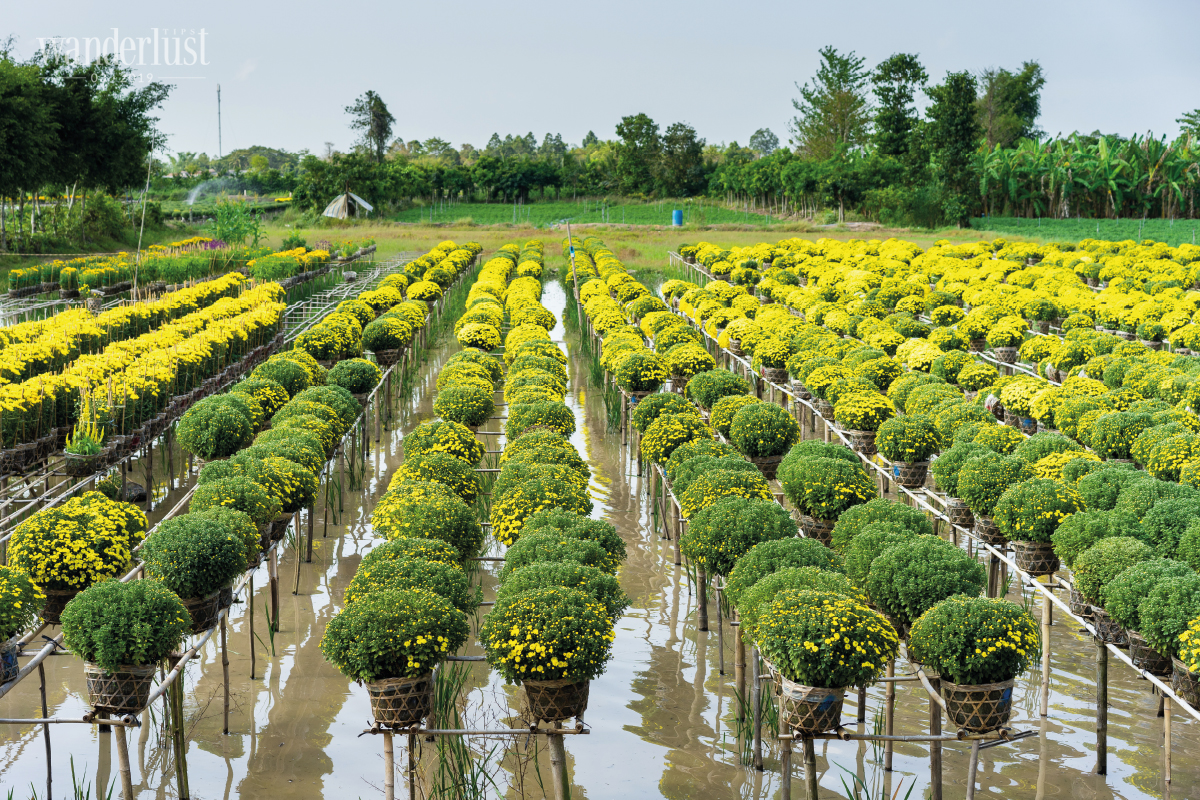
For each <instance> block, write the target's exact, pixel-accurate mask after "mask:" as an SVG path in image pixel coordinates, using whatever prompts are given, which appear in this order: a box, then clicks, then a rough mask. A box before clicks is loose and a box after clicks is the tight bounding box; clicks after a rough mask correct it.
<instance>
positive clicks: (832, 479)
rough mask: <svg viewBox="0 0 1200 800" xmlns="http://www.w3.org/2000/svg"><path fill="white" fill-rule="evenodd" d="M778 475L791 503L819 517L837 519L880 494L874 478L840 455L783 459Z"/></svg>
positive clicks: (802, 511)
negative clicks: (850, 509)
mask: <svg viewBox="0 0 1200 800" xmlns="http://www.w3.org/2000/svg"><path fill="white" fill-rule="evenodd" d="M777 475H778V478H779V482H780V483H781V484H783V490H784V492H785V493H786V494H787V497H788V499H789V500H790V501H791V502H792V505H793V506H795V507H796V508H797V509H798V510H799V511H800V512H801V513H802V514H808V515H809V516H811V517H815V518H816V519H832V520H836V519H837V518H838V517H840V516H841V514H842V512H844V511H846V510H847V509H849V508H851V507H853V506H856V505H859V504H861V503H865V502H867V501H868V500H873V499H875V498H876V497H878V490H877V489H876V487H875V481H873V480H872V479H871V478H870V477H868V476H867V474H866V473H865V472H864V471H863V469H862V466H861V465H856V464H850V463H849V462H848V461H846V460H843V459H840V458H796V459H790V458H788V459H784V461H783V463H782V464H780V465H779V471H778V473H777Z"/></svg>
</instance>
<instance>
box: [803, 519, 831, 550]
mask: <svg viewBox="0 0 1200 800" xmlns="http://www.w3.org/2000/svg"><path fill="white" fill-rule="evenodd" d="M835 524H836V520H832V519H817V518H816V517H801V518H800V529H801V530H802V531H804V535H805V536H807V537H808V538H810V539H816V540H817V541H818V542H820V543H821V544H823V545H825V546H829V545H830V544H831V543H832V542H833V526H834V525H835Z"/></svg>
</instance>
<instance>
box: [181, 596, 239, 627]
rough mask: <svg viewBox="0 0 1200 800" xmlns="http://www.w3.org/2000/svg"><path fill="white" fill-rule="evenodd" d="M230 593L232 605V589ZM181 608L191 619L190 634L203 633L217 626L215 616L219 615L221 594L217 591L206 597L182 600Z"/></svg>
mask: <svg viewBox="0 0 1200 800" xmlns="http://www.w3.org/2000/svg"><path fill="white" fill-rule="evenodd" d="M230 591H231V597H230V602H231V603H232V589H231V590H230ZM183 607H184V608H186V609H187V610H188V614H190V615H191V617H192V633H204V632H205V631H206V630H208V629H209V628H212V627H215V626H216V624H217V616H218V615H219V614H220V613H221V593H220V592H219V591H218V592H213V593H212V594H210V595H209V596H208V597H188V598H184V599H183Z"/></svg>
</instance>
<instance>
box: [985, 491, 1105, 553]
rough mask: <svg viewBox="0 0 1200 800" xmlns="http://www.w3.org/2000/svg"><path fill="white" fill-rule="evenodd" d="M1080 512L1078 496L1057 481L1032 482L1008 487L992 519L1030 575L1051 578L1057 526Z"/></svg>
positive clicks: (1080, 501) (1080, 503)
mask: <svg viewBox="0 0 1200 800" xmlns="http://www.w3.org/2000/svg"><path fill="white" fill-rule="evenodd" d="M1082 510H1083V499H1082V498H1081V497H1080V496H1079V493H1078V492H1077V491H1075V490H1074V489H1072V488H1071V487H1069V486H1067V485H1066V484H1064V483H1062V482H1060V481H1053V480H1047V479H1044V478H1034V479H1032V480H1027V481H1022V482H1020V483H1017V484H1014V485H1013V486H1010V487H1009V488H1008V489H1006V490H1005V491H1004V494H1002V495H1000V498H999V499H998V500H997V501H996V508H995V512H994V516H993V518H994V519H995V521H996V526H997V527H998V528H999V529H1000V535H1001V536H1003V537H1004V538H1005V539H1007V540H1008V541H1009V542H1010V543H1011V544H1012V546H1013V551H1014V552H1015V553H1016V560H1017V566H1018V567H1020V568H1021V569H1023V570H1025V571H1026V572H1028V573H1029V574H1030V575H1034V576H1038V575H1053V574H1054V573H1055V572H1057V571H1058V566H1059V562H1058V556H1057V555H1055V553H1054V545H1053V544H1052V541H1053V539H1052V537H1053V536H1054V532H1055V530H1057V529H1058V526H1059V524H1060V523H1061V522H1062V521H1063V520H1064V519H1066V518H1067V517H1068V516H1070V515H1071V514H1074V513H1075V512H1077V511H1082Z"/></svg>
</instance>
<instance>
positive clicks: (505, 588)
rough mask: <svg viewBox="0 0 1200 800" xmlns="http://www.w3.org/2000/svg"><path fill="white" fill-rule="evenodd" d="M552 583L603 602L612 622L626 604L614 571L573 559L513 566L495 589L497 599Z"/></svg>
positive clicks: (613, 622)
mask: <svg viewBox="0 0 1200 800" xmlns="http://www.w3.org/2000/svg"><path fill="white" fill-rule="evenodd" d="M551 586H563V587H566V588H568V589H577V590H579V591H581V592H585V593H586V594H588V595H589V596H590V597H592V599H594V600H596V601H597V602H598V603H600V604H601V605H602V606H604V610H605V613H606V614H607V615H608V619H609V622H610V623H611V624H616V622H617V620H619V619H620V618H621V615H622V614H624V613H625V609H626V608H628V607H629V597H627V596H626V594H625V592H624V591H623V590H622V589H621V584H620V582H619V581H618V580H617V578H616V577H615V576H614V575H611V574H609V573H608V572H605V571H604V570H601V569H599V568H597V567H590V566H586V565H584V564H578V563H576V562H574V561H564V562H553V561H537V562H534V563H532V564H529V565H528V566H525V567H521V568H520V569H517V570H514V571H513V572H511V573H509V575H508V577H507V578H505V580H504V584H503V585H502V586H501V587H500V589H499V590H498V591H497V592H496V600H497V602H499V601H501V600H505V601H507V600H509V599H511V598H514V597H516V596H518V595H521V594H525V593H526V592H530V591H535V590H538V589H545V588H548V587H551Z"/></svg>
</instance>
